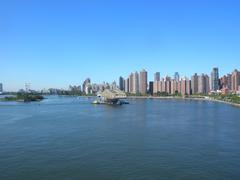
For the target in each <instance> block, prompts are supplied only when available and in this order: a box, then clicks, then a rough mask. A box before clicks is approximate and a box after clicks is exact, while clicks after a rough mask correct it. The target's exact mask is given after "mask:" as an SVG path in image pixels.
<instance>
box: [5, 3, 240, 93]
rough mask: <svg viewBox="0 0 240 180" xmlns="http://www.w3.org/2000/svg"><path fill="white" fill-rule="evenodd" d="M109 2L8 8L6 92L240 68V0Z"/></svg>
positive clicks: (23, 5) (22, 4)
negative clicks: (141, 73) (142, 73)
mask: <svg viewBox="0 0 240 180" xmlns="http://www.w3.org/2000/svg"><path fill="white" fill-rule="evenodd" d="M104 2H105V3H103V2H101V3H100V2H98V1H91V2H88V1H74V0H71V1H66V0H63V1H61V3H60V2H59V3H56V2H54V1H51V2H49V1H31V3H29V1H25V0H23V1H21V3H20V2H19V1H14V0H13V1H4V2H1V6H0V12H1V19H0V20H1V22H2V25H1V27H3V28H2V31H1V32H0V39H1V42H0V49H1V57H0V62H1V67H2V68H1V71H0V77H1V78H0V82H2V83H3V84H4V88H5V89H7V90H18V89H20V88H23V86H24V84H25V83H31V84H32V87H33V88H34V89H43V88H49V87H57V88H67V87H68V86H69V84H80V83H82V82H83V81H84V80H85V78H86V77H91V79H92V81H94V82H102V81H108V82H112V81H114V80H116V81H117V79H118V77H117V76H118V75H120V74H121V75H122V76H127V75H128V73H129V72H132V71H136V70H139V69H142V68H144V69H146V70H148V74H149V79H152V78H153V74H154V73H155V72H158V71H159V72H161V75H162V76H166V75H171V76H172V74H174V73H175V72H179V73H180V75H185V76H188V77H190V76H191V75H192V74H194V73H195V72H199V73H200V72H201V73H204V74H208V73H209V72H210V71H211V68H212V67H218V68H219V69H221V72H220V74H219V75H220V76H222V75H224V74H227V73H228V72H231V71H232V70H233V69H235V68H237V69H239V68H240V61H239V59H240V52H239V49H240V44H239V42H240V36H239V29H240V24H239V19H240V12H239V7H240V3H239V2H238V1H236V0H235V1H231V2H229V1H226V0H224V1H221V2H219V3H216V2H214V1H207V0H203V1H201V2H189V1H181V3H180V2H179V1H176V0H175V1H174V0H173V1H171V2H165V1H151V0H150V1H146V0H145V1H144V0H143V1H131V2H129V1H126V0H123V1H121V2H112V1H104ZM113 72H114V73H113ZM170 73H171V74H170Z"/></svg>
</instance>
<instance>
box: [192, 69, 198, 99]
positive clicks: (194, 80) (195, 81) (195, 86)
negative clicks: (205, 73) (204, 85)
mask: <svg viewBox="0 0 240 180" xmlns="http://www.w3.org/2000/svg"><path fill="white" fill-rule="evenodd" d="M191 89H192V94H197V93H198V75H197V73H195V74H194V75H193V76H192V77H191Z"/></svg>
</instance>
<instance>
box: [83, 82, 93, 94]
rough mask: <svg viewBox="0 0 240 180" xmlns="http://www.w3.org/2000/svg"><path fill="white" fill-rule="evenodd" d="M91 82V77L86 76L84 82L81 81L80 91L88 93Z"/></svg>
mask: <svg viewBox="0 0 240 180" xmlns="http://www.w3.org/2000/svg"><path fill="white" fill-rule="evenodd" d="M90 84H91V79H90V78H87V79H86V80H85V81H84V82H83V85H82V91H83V92H84V93H85V94H89V93H88V92H89V86H90Z"/></svg>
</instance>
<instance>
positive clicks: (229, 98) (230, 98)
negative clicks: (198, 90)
mask: <svg viewBox="0 0 240 180" xmlns="http://www.w3.org/2000/svg"><path fill="white" fill-rule="evenodd" d="M210 97H211V98H213V99H216V100H220V101H226V102H230V103H236V104H240V96H238V95H236V94H228V95H221V94H212V95H210Z"/></svg>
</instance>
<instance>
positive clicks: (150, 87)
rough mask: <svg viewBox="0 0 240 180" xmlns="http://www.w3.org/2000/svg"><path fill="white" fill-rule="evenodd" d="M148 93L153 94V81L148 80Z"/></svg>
mask: <svg viewBox="0 0 240 180" xmlns="http://www.w3.org/2000/svg"><path fill="white" fill-rule="evenodd" d="M149 94H151V95H153V81H150V82H149Z"/></svg>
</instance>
